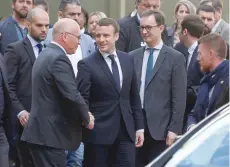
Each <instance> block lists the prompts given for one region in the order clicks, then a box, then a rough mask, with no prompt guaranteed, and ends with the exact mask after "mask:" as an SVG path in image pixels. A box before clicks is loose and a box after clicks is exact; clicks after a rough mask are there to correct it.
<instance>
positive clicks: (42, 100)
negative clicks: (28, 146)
mask: <svg viewBox="0 0 230 167" xmlns="http://www.w3.org/2000/svg"><path fill="white" fill-rule="evenodd" d="M88 123H89V115H88V108H87V106H86V105H85V102H84V99H83V98H82V97H81V95H80V93H79V92H78V90H77V85H76V81H75V76H74V72H73V68H72V65H71V63H70V60H69V59H68V57H67V56H66V54H65V52H64V51H63V50H62V49H61V48H60V47H59V46H57V45H55V44H50V45H49V46H48V47H47V48H46V49H44V50H43V51H42V52H41V53H40V55H39V57H38V58H37V60H36V61H35V64H34V67H33V70H32V106H31V112H30V117H29V121H28V123H27V124H26V126H25V128H24V130H23V134H22V138H21V140H23V141H26V142H28V143H33V144H37V145H45V146H48V147H53V148H60V149H66V150H75V149H76V148H77V147H78V146H79V144H80V142H81V139H82V137H81V136H82V124H83V125H85V126H88Z"/></svg>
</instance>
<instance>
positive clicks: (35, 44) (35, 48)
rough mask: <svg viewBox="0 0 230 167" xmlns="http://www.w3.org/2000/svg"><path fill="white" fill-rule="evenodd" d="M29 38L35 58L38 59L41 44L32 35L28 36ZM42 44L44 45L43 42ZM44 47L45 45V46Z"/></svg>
mask: <svg viewBox="0 0 230 167" xmlns="http://www.w3.org/2000/svg"><path fill="white" fill-rule="evenodd" d="M27 38H28V39H29V41H30V43H31V45H32V48H33V51H34V55H35V58H36V59H37V58H38V55H39V49H38V47H37V44H39V42H37V41H36V40H35V39H33V38H32V37H31V36H30V35H27ZM41 44H42V45H43V43H42V42H41ZM43 46H44V45H43Z"/></svg>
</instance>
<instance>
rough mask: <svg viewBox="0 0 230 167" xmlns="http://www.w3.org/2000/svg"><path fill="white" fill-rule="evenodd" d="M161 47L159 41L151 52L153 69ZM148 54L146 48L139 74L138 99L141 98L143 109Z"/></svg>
mask: <svg viewBox="0 0 230 167" xmlns="http://www.w3.org/2000/svg"><path fill="white" fill-rule="evenodd" d="M162 47H163V41H162V40H161V41H160V43H159V44H158V45H156V46H155V47H154V51H153V68H154V66H155V64H156V61H157V58H158V56H159V53H160V51H161V49H162ZM149 55H150V52H149V47H148V46H146V48H145V52H144V57H143V62H142V72H141V87H140V98H141V105H142V108H144V96H145V78H146V70H147V63H148V58H149Z"/></svg>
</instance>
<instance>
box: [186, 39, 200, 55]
mask: <svg viewBox="0 0 230 167" xmlns="http://www.w3.org/2000/svg"><path fill="white" fill-rule="evenodd" d="M197 45H198V42H197V41H196V42H194V43H193V44H192V46H190V47H189V48H188V53H189V54H193V52H194V50H195V49H196V47H197Z"/></svg>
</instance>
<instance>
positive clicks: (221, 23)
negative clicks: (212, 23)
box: [215, 20, 224, 34]
mask: <svg viewBox="0 0 230 167" xmlns="http://www.w3.org/2000/svg"><path fill="white" fill-rule="evenodd" d="M223 26H224V22H223V20H221V22H220V24H219V26H218V27H217V28H216V31H215V32H216V33H219V34H220V33H221V31H222V28H223Z"/></svg>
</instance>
